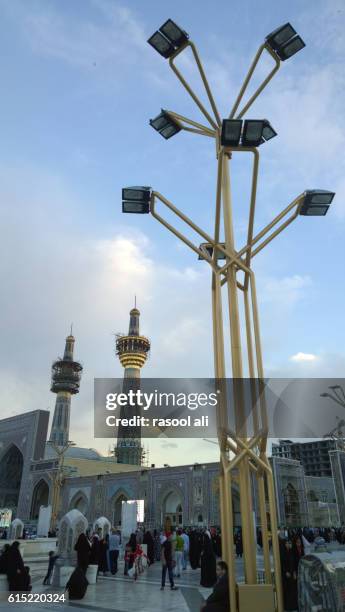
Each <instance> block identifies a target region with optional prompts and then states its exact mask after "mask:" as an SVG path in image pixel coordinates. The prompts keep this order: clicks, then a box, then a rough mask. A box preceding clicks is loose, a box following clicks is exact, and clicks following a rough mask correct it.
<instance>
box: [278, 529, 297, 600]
mask: <svg viewBox="0 0 345 612" xmlns="http://www.w3.org/2000/svg"><path fill="white" fill-rule="evenodd" d="M280 555H281V560H280V562H281V571H282V580H283V599H284V610H297V609H298V595H297V567H296V560H295V555H294V552H293V550H292V545H291V542H290V541H289V540H287V539H286V540H285V541H284V542H283V545H282V546H281V549H280Z"/></svg>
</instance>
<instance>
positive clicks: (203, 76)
mask: <svg viewBox="0 0 345 612" xmlns="http://www.w3.org/2000/svg"><path fill="white" fill-rule="evenodd" d="M187 47H190V48H191V50H192V53H193V56H194V59H195V62H196V65H197V67H198V70H199V74H200V76H201V79H202V82H203V84H204V87H205V91H206V94H207V97H208V99H209V102H210V104H211V106H212V110H213V112H214V116H215V118H216V121H214V119H212V117H211V115H210V114H209V112H208V110H207V109H206V108H205V107H204V105H203V104H202V102H201V101H200V100H199V98H198V96H197V95H196V93H195V92H194V91H193V90H192V88H191V87H190V85H188V83H187V81H186V79H185V78H184V77H183V76H182V74H181V72H180V71H179V70H178V68H177V67H176V65H175V63H174V60H175V58H176V57H177V56H178V55H179V54H180V53H181V52H182V51H184V49H186V48H187ZM169 65H170V68H171V69H172V71H173V72H174V73H175V75H176V76H177V78H178V80H179V81H180V83H181V84H182V85H183V87H184V88H185V90H186V91H187V92H188V93H189V95H190V96H191V98H192V99H193V100H194V102H195V104H196V105H197V106H198V107H199V109H200V110H201V112H202V114H203V115H204V117H206V119H207V121H208V122H209V123H210V124H211V126H212V127H213V128H214V129H215V130H216V129H217V127H219V126H220V125H221V123H222V122H221V118H220V115H219V112H218V110H217V107H216V104H215V101H214V99H213V95H212V92H211V89H210V86H209V83H208V81H207V78H206V74H205V71H204V68H203V65H202V63H201V60H200V57H199V54H198V51H197V49H196V47H195V45H194V43H192V42H191V41H188V42H187V43H186V44H185V45H184V46H183V47H182V48H181V49H178V51H177V52H176V53H174V54H173V55H172V56H171V57H170V58H169Z"/></svg>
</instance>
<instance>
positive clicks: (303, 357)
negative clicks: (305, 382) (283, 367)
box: [290, 352, 317, 363]
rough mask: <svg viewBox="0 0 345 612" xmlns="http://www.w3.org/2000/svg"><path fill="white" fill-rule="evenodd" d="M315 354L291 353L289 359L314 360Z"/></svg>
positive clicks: (298, 360) (297, 360)
mask: <svg viewBox="0 0 345 612" xmlns="http://www.w3.org/2000/svg"><path fill="white" fill-rule="evenodd" d="M316 359H317V355H313V354H312V353H302V352H299V353H296V355H291V357H290V361H296V362H297V363H299V362H300V361H316Z"/></svg>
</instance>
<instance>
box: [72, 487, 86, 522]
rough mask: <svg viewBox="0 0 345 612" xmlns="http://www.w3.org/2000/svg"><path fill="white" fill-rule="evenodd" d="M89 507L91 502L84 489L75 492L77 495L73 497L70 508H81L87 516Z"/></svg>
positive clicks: (80, 510)
mask: <svg viewBox="0 0 345 612" xmlns="http://www.w3.org/2000/svg"><path fill="white" fill-rule="evenodd" d="M88 507H89V502H88V500H87V498H86V496H85V494H84V493H83V492H82V491H79V492H78V493H76V494H75V496H74V497H73V498H72V500H71V503H70V505H69V509H70V510H79V512H81V513H82V514H83V515H84V516H86V513H87V511H88Z"/></svg>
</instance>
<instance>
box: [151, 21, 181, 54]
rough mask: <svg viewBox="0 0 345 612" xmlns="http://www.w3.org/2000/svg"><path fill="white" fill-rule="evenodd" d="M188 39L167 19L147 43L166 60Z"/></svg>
mask: <svg viewBox="0 0 345 612" xmlns="http://www.w3.org/2000/svg"><path fill="white" fill-rule="evenodd" d="M188 38H189V36H188V34H187V32H185V31H184V30H182V29H181V28H180V27H179V26H178V25H177V24H176V23H175V22H174V21H172V19H168V20H167V21H166V22H165V23H163V25H162V26H161V27H160V28H159V30H157V32H155V33H154V34H152V36H150V38H149V39H148V41H147V42H148V43H149V44H150V45H151V47H153V48H154V49H156V51H158V53H159V54H160V55H162V56H163V57H165V58H166V59H167V58H168V57H171V56H172V55H173V53H175V51H177V50H178V49H180V48H181V47H182V46H183V45H185V44H186V42H187V41H188Z"/></svg>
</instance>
